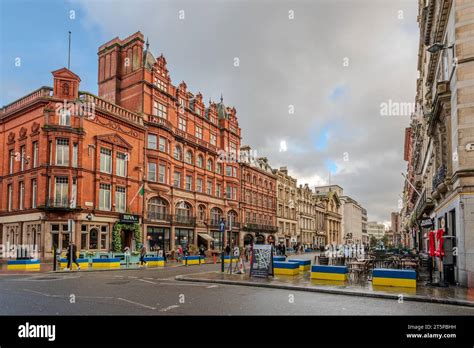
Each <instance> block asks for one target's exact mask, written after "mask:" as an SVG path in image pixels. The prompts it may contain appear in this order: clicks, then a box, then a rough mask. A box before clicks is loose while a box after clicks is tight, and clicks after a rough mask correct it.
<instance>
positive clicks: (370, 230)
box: [367, 221, 385, 240]
mask: <svg viewBox="0 0 474 348" xmlns="http://www.w3.org/2000/svg"><path fill="white" fill-rule="evenodd" d="M367 234H368V236H369V240H370V238H372V237H374V238H375V239H377V240H380V239H382V238H383V236H384V235H385V225H384V224H379V223H378V222H377V221H369V222H368V223H367Z"/></svg>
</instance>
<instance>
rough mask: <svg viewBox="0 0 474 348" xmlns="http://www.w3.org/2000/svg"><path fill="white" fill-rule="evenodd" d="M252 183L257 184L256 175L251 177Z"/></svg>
mask: <svg viewBox="0 0 474 348" xmlns="http://www.w3.org/2000/svg"><path fill="white" fill-rule="evenodd" d="M253 184H254V185H257V177H256V176H254V177H253Z"/></svg>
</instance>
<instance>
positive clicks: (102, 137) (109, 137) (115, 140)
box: [97, 133, 133, 149]
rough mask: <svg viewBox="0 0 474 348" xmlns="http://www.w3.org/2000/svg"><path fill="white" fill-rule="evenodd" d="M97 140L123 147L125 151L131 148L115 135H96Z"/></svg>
mask: <svg viewBox="0 0 474 348" xmlns="http://www.w3.org/2000/svg"><path fill="white" fill-rule="evenodd" d="M97 140H99V141H103V142H105V143H109V144H113V145H117V146H120V147H125V148H127V149H131V148H132V147H133V146H132V145H130V144H129V143H128V142H127V141H126V140H125V139H124V138H122V137H121V136H120V135H118V134H117V133H112V134H104V135H97Z"/></svg>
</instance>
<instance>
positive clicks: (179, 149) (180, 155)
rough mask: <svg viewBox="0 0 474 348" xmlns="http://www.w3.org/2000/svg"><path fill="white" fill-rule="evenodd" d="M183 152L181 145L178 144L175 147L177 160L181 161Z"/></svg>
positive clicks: (174, 155) (174, 153) (174, 154)
mask: <svg viewBox="0 0 474 348" xmlns="http://www.w3.org/2000/svg"><path fill="white" fill-rule="evenodd" d="M182 154H183V152H182V151H181V147H180V146H178V145H176V146H175V147H174V152H173V157H174V159H175V160H178V161H181V158H182Z"/></svg>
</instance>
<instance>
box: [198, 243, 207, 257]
mask: <svg viewBox="0 0 474 348" xmlns="http://www.w3.org/2000/svg"><path fill="white" fill-rule="evenodd" d="M199 256H201V257H202V258H204V257H206V248H204V245H202V244H201V246H200V247H199Z"/></svg>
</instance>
